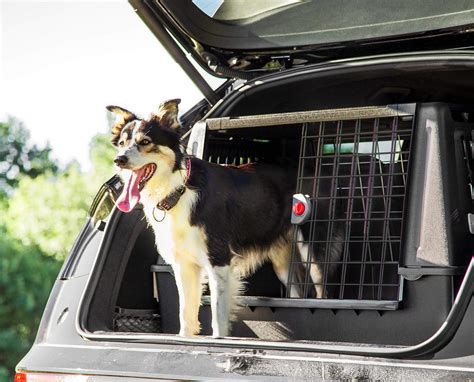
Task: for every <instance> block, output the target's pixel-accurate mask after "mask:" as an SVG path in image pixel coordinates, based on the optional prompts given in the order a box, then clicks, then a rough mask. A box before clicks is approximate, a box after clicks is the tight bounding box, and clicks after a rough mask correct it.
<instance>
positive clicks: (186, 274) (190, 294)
mask: <svg viewBox="0 0 474 382" xmlns="http://www.w3.org/2000/svg"><path fill="white" fill-rule="evenodd" d="M173 271H174V274H175V278H176V286H177V287H178V294H179V324H180V330H179V335H180V336H193V335H197V334H199V332H200V330H201V325H200V324H199V319H198V316H199V307H200V305H201V295H202V284H201V271H202V269H201V267H200V266H198V265H196V264H193V263H180V264H174V265H173Z"/></svg>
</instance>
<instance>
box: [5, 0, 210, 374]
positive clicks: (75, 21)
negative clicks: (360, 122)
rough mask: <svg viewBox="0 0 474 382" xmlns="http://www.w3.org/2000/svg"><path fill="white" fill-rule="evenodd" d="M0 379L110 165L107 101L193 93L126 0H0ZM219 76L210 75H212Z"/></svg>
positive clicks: (26, 338) (189, 100) (195, 97)
mask: <svg viewBox="0 0 474 382" xmlns="http://www.w3.org/2000/svg"><path fill="white" fill-rule="evenodd" d="M0 53H1V62H0V381H8V380H12V378H13V372H14V367H15V365H16V364H17V362H18V361H19V360H20V359H21V357H22V356H23V355H24V354H25V353H26V352H27V351H28V349H29V347H30V346H31V344H32V342H33V341H34V338H35V335H36V330H37V327H38V324H39V320H40V318H41V314H42V311H43V308H44V305H45V303H46V300H47V298H48V295H49V291H50V289H51V287H52V284H53V282H54V279H55V278H56V276H57V274H58V272H59V269H60V267H61V265H62V262H63V261H64V259H65V257H66V256H67V254H68V251H69V249H70V248H71V246H72V243H73V241H74V239H75V237H76V235H77V234H78V233H79V230H80V228H81V226H82V224H83V223H84V221H85V219H86V215H87V210H88V207H89V205H90V203H91V201H92V198H93V196H94V194H95V192H96V191H98V188H99V186H100V185H101V184H102V183H103V182H104V181H105V180H107V179H108V178H110V177H111V176H112V175H113V167H112V165H111V164H112V158H113V156H114V151H115V150H114V149H113V147H112V146H111V145H110V143H109V141H110V139H109V130H110V126H111V123H112V117H111V116H110V115H108V114H107V112H106V109H105V106H106V105H119V106H122V107H125V108H127V109H129V110H132V111H134V112H136V113H137V114H139V115H144V116H147V115H148V114H149V113H150V112H151V111H153V110H154V108H156V107H157V106H158V104H159V103H160V102H162V101H163V100H165V99H171V98H181V99H182V103H181V111H185V110H187V109H188V108H190V107H191V106H193V105H194V104H195V103H197V102H198V101H199V100H200V99H202V98H203V97H202V95H201V94H200V92H199V91H198V90H197V88H196V87H195V86H194V85H193V83H192V82H191V81H190V80H189V78H187V77H186V75H185V74H184V72H183V71H182V70H181V69H180V68H179V66H178V65H177V64H176V63H175V62H174V61H173V60H172V59H171V58H170V57H169V56H168V54H167V52H166V51H165V50H164V49H163V48H162V47H161V45H160V44H159V42H158V41H157V40H156V39H155V37H154V36H153V35H152V34H151V32H150V31H149V30H148V29H147V28H146V26H145V25H144V24H143V23H142V22H141V20H140V18H139V17H138V16H137V15H136V14H135V13H134V10H133V9H132V7H131V6H130V5H129V4H128V3H127V2H126V1H125V0H123V1H120V0H115V1H66V0H64V1H17V0H12V1H5V0H0ZM213 84H214V85H215V86H214V87H216V86H217V85H218V81H216V80H214V81H213Z"/></svg>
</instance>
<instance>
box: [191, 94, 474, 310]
mask: <svg viewBox="0 0 474 382" xmlns="http://www.w3.org/2000/svg"><path fill="white" fill-rule="evenodd" d="M206 131H207V138H206V147H205V148H204V147H203V149H202V152H203V153H204V158H206V159H208V160H209V161H213V162H215V163H220V164H234V165H235V164H244V163H248V162H253V161H259V160H263V161H273V162H281V161H283V160H288V159H294V160H296V161H297V162H298V175H297V181H296V189H295V197H294V200H293V207H294V208H293V217H292V222H293V223H294V226H295V232H294V239H293V250H292V261H291V267H290V272H289V277H288V288H287V289H286V291H283V292H282V293H281V295H280V297H278V298H275V297H272V298H268V297H266V296H265V295H261V296H245V297H243V298H242V299H243V301H242V303H243V304H244V305H248V306H270V307H307V308H336V309H337V308H339V309H340V308H342V309H344V308H348V309H374V310H395V309H397V308H398V307H399V304H400V302H401V301H402V300H403V283H404V279H409V280H415V279H417V278H420V277H421V276H424V275H451V276H453V275H456V274H462V272H463V267H464V266H465V265H466V264H467V260H468V257H469V256H470V254H471V253H472V250H473V241H472V235H471V233H470V227H469V219H470V213H471V212H472V198H471V195H472V193H471V191H470V190H471V189H472V186H471V185H472V170H471V169H472V132H473V124H472V123H471V122H470V119H469V113H468V112H466V108H462V107H457V106H452V105H447V104H441V103H437V104H407V105H389V106H386V107H363V108H351V109H334V110H322V111H310V112H298V113H284V114H273V115H260V116H248V117H231V118H218V119H208V120H207V121H206ZM277 137H278V139H277ZM282 137H283V138H282ZM201 144H202V143H201ZM193 145H194V146H193ZM190 146H191V147H193V148H194V149H195V151H196V147H198V148H199V143H198V144H196V142H193V141H192V137H191V144H190ZM198 151H199V150H198ZM298 209H301V211H298ZM302 211H304V213H303V212H302ZM302 215H304V216H302ZM335 253H338V254H339V256H334V254H335ZM311 254H314V255H315V256H312V255H311ZM315 262H316V263H317V265H318V267H319V268H318V272H319V273H320V274H319V277H318V278H317V280H315V278H314V277H312V275H311V269H312V268H311V265H312V264H314V263H315ZM302 269H303V274H301V270H302ZM298 270H299V271H298ZM296 272H299V275H298V277H297V275H296ZM291 288H298V289H299V290H300V292H301V293H300V295H301V297H299V298H290V291H291ZM315 290H319V291H323V294H322V295H320V296H318V297H320V298H314V297H315ZM321 297H323V298H321Z"/></svg>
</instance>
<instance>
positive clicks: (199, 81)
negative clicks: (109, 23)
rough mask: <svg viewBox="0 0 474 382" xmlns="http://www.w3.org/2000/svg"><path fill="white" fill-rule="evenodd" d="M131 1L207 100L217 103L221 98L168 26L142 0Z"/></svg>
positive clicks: (212, 103) (213, 103) (139, 14)
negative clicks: (157, 18)
mask: <svg viewBox="0 0 474 382" xmlns="http://www.w3.org/2000/svg"><path fill="white" fill-rule="evenodd" d="M129 2H130V4H131V5H132V6H133V8H134V9H135V11H136V12H137V14H138V16H140V18H141V19H142V20H143V22H144V23H145V24H146V26H147V27H148V28H149V29H150V30H151V32H152V33H153V34H154V35H155V37H156V38H157V39H158V41H160V43H161V44H162V45H163V46H164V48H165V49H166V50H167V51H168V53H169V54H170V55H171V57H173V59H174V60H175V61H176V62H177V63H178V65H180V66H181V68H183V70H184V72H185V73H186V74H187V75H188V77H189V78H190V79H191V81H193V82H194V84H195V85H196V86H197V87H198V89H199V90H200V91H201V92H202V94H203V95H204V97H205V98H206V100H207V101H208V102H209V103H210V104H211V105H215V104H216V103H217V101H218V100H219V97H218V96H217V94H216V93H215V92H214V90H213V89H212V88H211V87H210V86H209V84H208V83H207V82H206V80H205V79H204V78H203V77H202V76H201V74H200V73H199V72H198V71H197V69H196V68H195V67H194V66H193V64H192V63H191V62H190V61H189V59H188V58H187V57H186V54H185V53H184V52H183V50H182V49H181V48H180V47H179V45H178V44H177V42H176V41H175V40H173V38H172V37H171V35H170V34H169V33H168V31H167V30H166V28H165V27H164V26H163V25H161V24H160V23H157V22H156V16H155V15H154V13H153V12H152V11H151V9H150V8H148V7H147V6H146V5H145V6H144V5H143V3H142V1H140V0H129Z"/></svg>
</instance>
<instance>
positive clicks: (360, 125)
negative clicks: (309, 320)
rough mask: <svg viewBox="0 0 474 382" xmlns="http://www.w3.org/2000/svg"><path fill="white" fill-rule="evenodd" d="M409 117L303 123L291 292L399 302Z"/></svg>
mask: <svg viewBox="0 0 474 382" xmlns="http://www.w3.org/2000/svg"><path fill="white" fill-rule="evenodd" d="M412 130H413V117H412V116H404V117H399V116H393V117H379V116H377V115H374V116H373V117H367V118H363V119H350V120H334V121H321V122H312V123H305V124H304V125H303V128H302V138H301V150H300V158H299V169H298V181H297V190H296V193H298V194H302V195H307V197H308V199H309V201H310V204H311V206H312V208H311V212H310V215H309V218H308V219H307V220H306V222H304V223H303V224H301V225H296V226H295V233H294V242H293V253H292V263H291V269H290V276H289V280H288V283H289V288H288V290H287V297H289V296H290V290H291V288H294V287H295V288H298V290H300V291H301V296H302V297H303V298H305V299H308V298H313V297H316V295H317V297H318V298H325V299H334V300H355V301H356V302H357V301H366V300H375V301H399V299H400V295H401V287H400V281H401V279H400V277H399V275H398V264H399V259H400V249H401V241H402V227H403V224H404V217H405V214H404V207H405V199H406V189H407V178H408V164H409V156H410V147H411V137H412Z"/></svg>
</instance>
